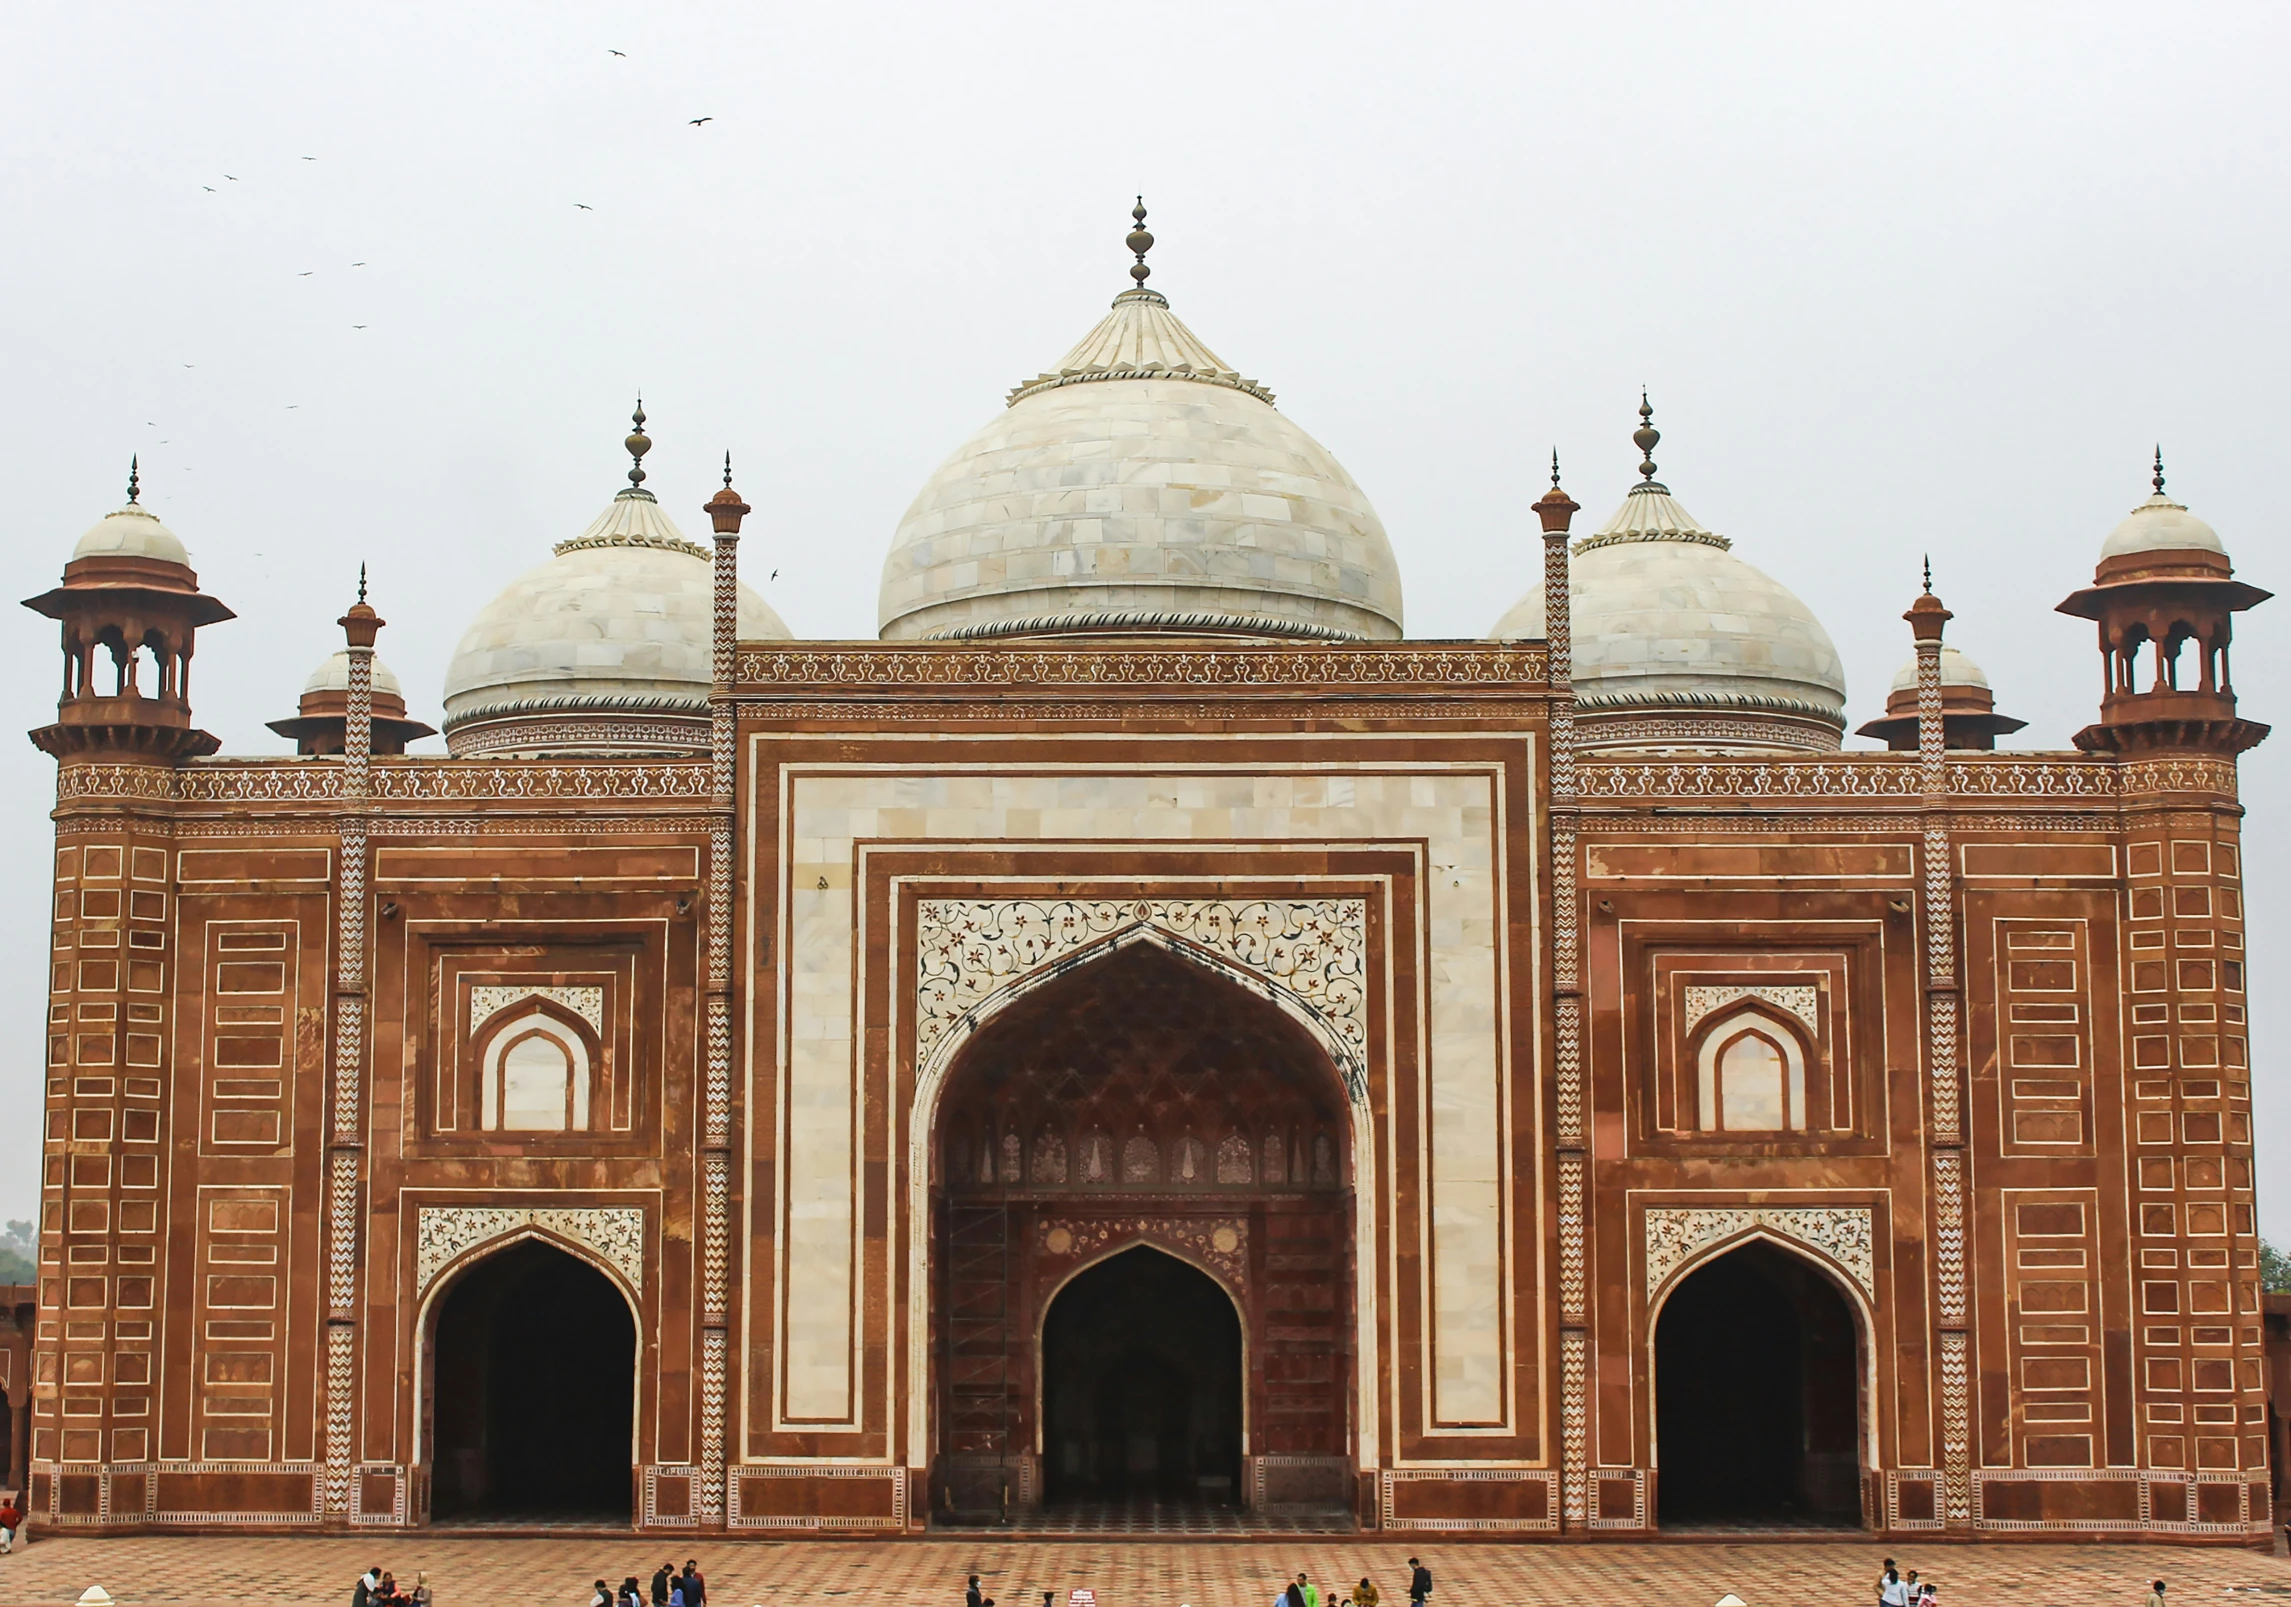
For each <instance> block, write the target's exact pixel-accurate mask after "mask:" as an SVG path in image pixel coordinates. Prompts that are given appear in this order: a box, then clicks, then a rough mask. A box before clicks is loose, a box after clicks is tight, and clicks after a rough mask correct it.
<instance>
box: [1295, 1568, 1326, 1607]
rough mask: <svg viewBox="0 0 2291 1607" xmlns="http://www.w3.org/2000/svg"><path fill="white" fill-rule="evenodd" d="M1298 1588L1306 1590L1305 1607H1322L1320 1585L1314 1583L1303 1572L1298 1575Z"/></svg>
mask: <svg viewBox="0 0 2291 1607" xmlns="http://www.w3.org/2000/svg"><path fill="white" fill-rule="evenodd" d="M1297 1589H1299V1590H1300V1591H1302V1592H1304V1597H1305V1607H1321V1592H1320V1586H1318V1585H1316V1584H1314V1583H1313V1582H1312V1581H1311V1580H1310V1579H1307V1578H1306V1577H1305V1576H1304V1575H1303V1574H1299V1575H1297Z"/></svg>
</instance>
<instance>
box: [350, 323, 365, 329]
mask: <svg viewBox="0 0 2291 1607" xmlns="http://www.w3.org/2000/svg"><path fill="white" fill-rule="evenodd" d="M350 327H351V328H352V329H364V328H365V327H366V326H365V325H364V324H352V325H351V326H350Z"/></svg>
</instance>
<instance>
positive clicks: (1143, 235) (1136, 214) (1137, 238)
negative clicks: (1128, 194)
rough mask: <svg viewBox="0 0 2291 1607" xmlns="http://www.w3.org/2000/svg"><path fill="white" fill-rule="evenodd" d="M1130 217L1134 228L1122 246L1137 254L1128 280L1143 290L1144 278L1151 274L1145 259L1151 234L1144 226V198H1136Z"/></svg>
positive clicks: (1151, 243) (1151, 245)
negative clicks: (1133, 222) (1134, 224)
mask: <svg viewBox="0 0 2291 1607" xmlns="http://www.w3.org/2000/svg"><path fill="white" fill-rule="evenodd" d="M1130 217H1131V218H1132V219H1133V220H1134V221H1135V223H1136V227H1135V228H1133V229H1131V230H1130V234H1129V238H1128V239H1127V240H1124V241H1123V242H1122V244H1124V245H1126V246H1128V247H1129V248H1130V250H1132V251H1133V252H1135V253H1136V254H1137V259H1138V260H1137V261H1135V262H1133V263H1131V264H1130V278H1131V279H1132V280H1134V281H1136V284H1137V288H1138V289H1140V290H1143V289H1144V288H1145V282H1146V276H1147V275H1148V274H1150V273H1152V272H1153V270H1152V269H1151V268H1149V267H1147V266H1146V259H1145V254H1146V253H1147V252H1148V251H1151V250H1152V249H1153V234H1152V233H1151V231H1149V230H1148V229H1147V228H1146V226H1145V220H1146V204H1145V197H1144V196H1142V195H1141V196H1139V197H1138V204H1137V205H1136V206H1134V207H1132V208H1131V209H1130Z"/></svg>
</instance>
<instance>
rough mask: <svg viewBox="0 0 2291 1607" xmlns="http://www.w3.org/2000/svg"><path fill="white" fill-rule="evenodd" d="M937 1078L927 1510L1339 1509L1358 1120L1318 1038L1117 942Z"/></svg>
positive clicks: (940, 1514) (977, 1517) (1211, 973)
mask: <svg viewBox="0 0 2291 1607" xmlns="http://www.w3.org/2000/svg"><path fill="white" fill-rule="evenodd" d="M942 1086H943V1093H942V1095H941V1097H940V1099H939V1101H938V1103H937V1106H936V1109H935V1111H934V1112H933V1115H932V1118H931V1120H932V1127H931V1135H932V1139H931V1150H930V1175H931V1207H932V1252H931V1254H932V1263H933V1266H932V1276H931V1284H930V1289H931V1294H930V1305H931V1315H930V1322H931V1330H930V1331H931V1347H932V1373H933V1381H932V1405H933V1411H932V1414H931V1417H932V1421H931V1435H932V1451H931V1474H930V1480H931V1506H932V1517H933V1521H934V1522H958V1523H976V1522H1000V1521H1004V1520H1006V1519H1008V1518H1012V1517H1015V1516H1016V1515H1017V1514H1019V1513H1020V1512H1022V1511H1024V1510H1026V1509H1029V1508H1032V1507H1037V1506H1040V1505H1042V1504H1043V1503H1045V1502H1046V1501H1047V1502H1053V1503H1058V1502H1093V1503H1096V1502H1113V1503H1119V1504H1123V1505H1135V1504H1143V1503H1153V1504H1159V1505H1164V1506H1166V1505H1167V1504H1168V1503H1170V1502H1183V1503H1192V1504H1198V1505H1201V1506H1204V1507H1216V1508H1234V1507H1250V1506H1256V1505H1260V1504H1261V1505H1263V1506H1265V1507H1267V1508H1273V1509H1289V1510H1294V1511H1300V1512H1301V1511H1314V1512H1326V1513H1332V1514H1342V1513H1344V1512H1345V1511H1347V1510H1348V1509H1349V1507H1350V1504H1351V1500H1352V1496H1353V1493H1354V1484H1355V1480H1354V1478H1353V1473H1352V1467H1351V1462H1350V1458H1349V1456H1348V1451H1349V1449H1350V1445H1351V1434H1352V1412H1353V1399H1354V1393H1355V1389H1356V1387H1357V1385H1356V1380H1355V1377H1354V1371H1353V1356H1352V1350H1353V1346H1352V1336H1353V1328H1354V1323H1355V1321H1356V1318H1355V1305H1354V1301H1355V1295H1356V1292H1355V1288H1354V1279H1355V1267H1354V1244H1353V1235H1354V1225H1353V1224H1354V1204H1353V1195H1352V1184H1353V1177H1352V1159H1353V1147H1352V1146H1353V1137H1352V1128H1351V1121H1352V1116H1351V1109H1350V1106H1349V1103H1348V1101H1347V1097H1346V1094H1345V1089H1344V1084H1343V1081H1342V1079H1341V1078H1340V1077H1339V1075H1338V1073H1337V1071H1336V1067H1335V1065H1334V1063H1333V1061H1332V1060H1331V1058H1330V1056H1329V1053H1328V1051H1327V1050H1325V1049H1324V1048H1323V1047H1322V1045H1321V1044H1320V1043H1319V1042H1318V1041H1317V1040H1316V1039H1315V1038H1314V1037H1313V1036H1312V1035H1311V1033H1309V1032H1308V1031H1307V1030H1306V1029H1305V1027H1304V1026H1302V1025H1301V1024H1300V1023H1299V1022H1298V1021H1297V1020H1296V1019H1294V1018H1293V1017H1292V1016H1291V1015H1289V1014H1288V1013H1287V1012H1285V1011H1284V1010H1283V1009H1282V1008H1281V1007H1280V1006H1279V1005H1277V1004H1275V1003H1274V1002H1272V1001H1271V1000H1269V999H1267V998H1265V997H1263V996H1261V995H1260V994H1259V993H1257V992H1254V991H1252V990H1250V989H1249V988H1246V987H1244V986H1242V985H1241V984H1240V983H1239V982H1237V981H1235V980H1234V979H1232V978H1231V977H1230V976H1228V975H1226V974H1224V973H1222V972H1221V971H1219V970H1217V969H1216V968H1214V967H1213V966H1210V965H1207V964H1203V963H1199V962H1197V961H1196V960H1195V959H1194V958H1192V957H1190V956H1189V955H1187V954H1186V953H1184V952H1181V951H1178V950H1176V949H1174V948H1172V947H1167V946H1163V945H1162V944H1161V943H1159V942H1146V941H1141V942H1137V943H1133V944H1129V945H1124V946H1113V945H1109V946H1108V948H1107V949H1106V950H1105V951H1104V952H1102V953H1100V954H1098V955H1096V956H1095V957H1091V958H1088V959H1086V960H1085V961H1084V962H1083V963H1081V964H1079V965H1076V966H1074V967H1073V968H1072V969H1071V970H1069V971H1067V972H1066V974H1064V975H1062V976H1059V977H1057V978H1056V979H1055V980H1052V981H1050V982H1047V983H1045V984H1044V985H1042V986H1039V987H1036V988H1034V989H1032V990H1031V991H1029V992H1027V993H1026V994H1025V995H1024V996H1023V997H1022V998H1020V999H1018V1000H1016V1001H1015V1002H1014V1003H1012V1004H1011V1005H1010V1006H1009V1007H1008V1008H1006V1009H1004V1010H1002V1011H1001V1012H1000V1013H998V1014H996V1015H994V1016H993V1017H992V1018H991V1019H990V1020H989V1021H988V1022H987V1024H986V1025H985V1026H983V1027H982V1028H981V1029H980V1030H979V1031H978V1032H977V1034H976V1035H975V1036H973V1037H972V1038H971V1039H970V1040H969V1041H968V1042H966V1043H965V1044H964V1045H963V1046H962V1048H961V1049H960V1050H959V1051H958V1052H957V1053H956V1055H955V1058H954V1060H953V1061H952V1063H951V1065H950V1066H949V1069H948V1072H947V1075H946V1079H945V1082H944V1084H943V1085H942ZM1203 1269H1207V1270H1203ZM1087 1312H1097V1313H1098V1314H1099V1316H1098V1317H1097V1318H1095V1319H1086V1320H1076V1314H1079V1313H1087ZM1109 1314H1110V1315H1109ZM1092 1322H1102V1323H1106V1324H1110V1325H1111V1331H1109V1332H1107V1333H1104V1334H1097V1335H1092V1334H1089V1333H1087V1332H1085V1330H1086V1329H1088V1328H1089V1327H1090V1326H1091V1323H1092ZM1125 1369H1126V1371H1125ZM1125 1378H1126V1379H1127V1381H1128V1386H1129V1387H1128V1391H1127V1393H1126V1394H1125V1393H1124V1392H1123V1388H1122V1386H1121V1385H1119V1384H1117V1383H1115V1382H1113V1381H1115V1380H1122V1379H1125Z"/></svg>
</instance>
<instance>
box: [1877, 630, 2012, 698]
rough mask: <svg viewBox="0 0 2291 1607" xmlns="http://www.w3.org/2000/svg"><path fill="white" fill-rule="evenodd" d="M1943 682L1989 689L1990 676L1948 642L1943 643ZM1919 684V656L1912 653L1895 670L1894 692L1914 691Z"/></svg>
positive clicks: (1944, 684)
mask: <svg viewBox="0 0 2291 1607" xmlns="http://www.w3.org/2000/svg"><path fill="white" fill-rule="evenodd" d="M1941 684H1942V685H1943V686H1977V687H1980V688H1981V689H1982V690H1983V691H1987V690H1988V689H1989V677H1988V675H1987V674H1986V673H1985V672H1984V671H1983V670H1982V669H1981V666H1980V665H1978V664H1976V663H1974V662H1973V661H1972V660H1971V659H1969V658H1967V657H1966V656H1965V655H1964V654H1963V653H1960V652H1958V651H1957V649H1955V648H1954V647H1951V646H1950V645H1949V644H1948V643H1947V642H1943V643H1942V644H1941ZM1916 686H1917V656H1916V655H1915V654H1914V653H1912V654H1911V655H1910V657H1909V662H1908V663H1906V664H1904V665H1902V666H1901V668H1900V669H1898V670H1895V671H1894V672H1893V685H1892V686H1891V687H1889V688H1888V689H1887V690H1889V691H1894V692H1909V691H1914V690H1915V689H1916Z"/></svg>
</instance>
